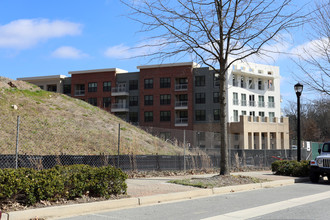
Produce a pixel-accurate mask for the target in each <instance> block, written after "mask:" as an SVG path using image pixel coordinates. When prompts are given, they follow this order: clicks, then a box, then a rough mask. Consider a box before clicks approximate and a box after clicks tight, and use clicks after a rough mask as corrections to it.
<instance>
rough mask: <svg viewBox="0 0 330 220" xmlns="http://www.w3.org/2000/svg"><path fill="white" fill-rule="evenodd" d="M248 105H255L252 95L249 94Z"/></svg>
mask: <svg viewBox="0 0 330 220" xmlns="http://www.w3.org/2000/svg"><path fill="white" fill-rule="evenodd" d="M249 100H250V101H249V106H252V107H253V106H255V103H254V95H249Z"/></svg>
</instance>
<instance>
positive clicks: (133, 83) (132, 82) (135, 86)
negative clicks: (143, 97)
mask: <svg viewBox="0 0 330 220" xmlns="http://www.w3.org/2000/svg"><path fill="white" fill-rule="evenodd" d="M138 89H139V81H138V80H130V81H129V90H138Z"/></svg>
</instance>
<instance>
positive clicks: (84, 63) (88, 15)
mask: <svg viewBox="0 0 330 220" xmlns="http://www.w3.org/2000/svg"><path fill="white" fill-rule="evenodd" d="M127 13H128V9H127V8H126V7H125V6H124V5H122V4H121V3H120V1H119V0H94V1H91V0H0V76H4V77H8V78H11V79H16V78H19V77H30V76H45V75H59V74H61V75H67V76H68V72H69V71H75V70H87V69H103V68H115V67H116V68H120V69H124V70H127V71H137V69H136V66H138V65H145V64H147V62H148V60H147V59H142V58H139V59H125V58H127V57H128V54H130V53H133V54H139V52H141V51H133V52H132V51H129V50H125V49H128V48H130V47H133V46H136V45H137V44H138V43H139V42H140V41H141V40H142V39H143V38H144V36H143V34H138V33H137V31H138V30H139V29H140V26H139V24H137V23H135V22H133V21H132V20H130V19H129V18H127V17H126V16H125V14H127ZM301 31H303V30H302V29H301V30H298V31H297V32H296V33H292V36H291V37H288V40H287V42H286V43H285V44H284V45H282V46H281V47H284V48H285V50H286V51H288V52H289V51H292V50H294V48H297V47H299V46H301V45H303V44H307V43H308V42H309V40H310V39H305V38H304V35H303V34H302V32H301ZM289 38H292V39H290V40H289ZM274 59H275V61H271V62H270V63H268V64H271V65H277V66H279V67H280V71H281V76H282V83H281V94H282V97H283V100H284V102H286V101H288V100H292V101H295V100H296V96H295V93H294V91H293V85H294V84H295V83H296V81H295V80H294V79H293V77H292V75H291V73H292V71H294V68H293V65H292V61H291V60H290V59H289V58H288V57H286V56H284V55H283V56H282V55H281V56H279V57H274ZM182 61H191V60H188V59H187V60H180V62H182ZM153 63H156V62H153ZM260 63H264V62H260ZM306 94H307V93H306Z"/></svg>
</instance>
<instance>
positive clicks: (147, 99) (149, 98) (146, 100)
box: [144, 95, 154, 105]
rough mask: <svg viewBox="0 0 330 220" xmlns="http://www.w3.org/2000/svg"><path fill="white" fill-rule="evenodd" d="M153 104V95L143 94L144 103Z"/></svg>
mask: <svg viewBox="0 0 330 220" xmlns="http://www.w3.org/2000/svg"><path fill="white" fill-rule="evenodd" d="M153 104H154V96H152V95H145V96H144V105H153Z"/></svg>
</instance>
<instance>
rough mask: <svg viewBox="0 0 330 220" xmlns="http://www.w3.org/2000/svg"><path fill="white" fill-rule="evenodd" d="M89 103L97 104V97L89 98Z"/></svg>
mask: <svg viewBox="0 0 330 220" xmlns="http://www.w3.org/2000/svg"><path fill="white" fill-rule="evenodd" d="M88 103H89V104H91V105H94V106H97V98H89V99H88Z"/></svg>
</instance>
